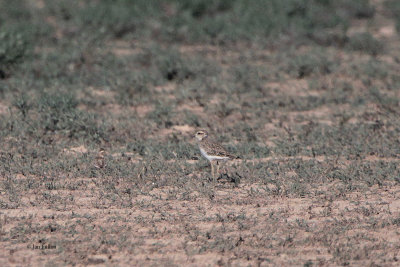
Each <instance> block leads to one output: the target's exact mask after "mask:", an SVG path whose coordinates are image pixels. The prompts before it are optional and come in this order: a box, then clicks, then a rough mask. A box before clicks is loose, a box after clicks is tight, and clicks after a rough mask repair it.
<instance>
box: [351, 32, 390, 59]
mask: <svg viewBox="0 0 400 267" xmlns="http://www.w3.org/2000/svg"><path fill="white" fill-rule="evenodd" d="M347 48H348V49H351V50H355V51H361V52H365V53H368V54H370V55H372V56H376V55H378V54H382V53H383V52H384V46H383V43H381V42H380V41H378V40H377V39H375V38H374V37H373V36H372V35H371V34H370V33H368V32H364V33H358V34H355V35H353V36H351V37H350V39H349V42H348V43H347Z"/></svg>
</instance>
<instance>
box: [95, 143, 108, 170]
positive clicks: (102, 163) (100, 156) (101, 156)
mask: <svg viewBox="0 0 400 267" xmlns="http://www.w3.org/2000/svg"><path fill="white" fill-rule="evenodd" d="M105 154H106V151H105V149H104V148H100V150H99V152H98V153H97V156H96V163H95V164H94V167H95V168H96V169H103V168H104V167H106V165H107V162H106V158H105Z"/></svg>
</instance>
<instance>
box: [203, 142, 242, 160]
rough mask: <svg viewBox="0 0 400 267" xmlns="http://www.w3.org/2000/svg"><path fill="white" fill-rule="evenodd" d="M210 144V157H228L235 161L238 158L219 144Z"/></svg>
mask: <svg viewBox="0 0 400 267" xmlns="http://www.w3.org/2000/svg"><path fill="white" fill-rule="evenodd" d="M207 143H208V150H209V151H207V152H208V153H209V154H210V155H213V156H219V157H228V158H230V159H235V158H236V156H235V155H232V154H231V153H229V152H228V151H226V150H225V148H224V147H223V146H221V145H220V144H217V143H212V142H207Z"/></svg>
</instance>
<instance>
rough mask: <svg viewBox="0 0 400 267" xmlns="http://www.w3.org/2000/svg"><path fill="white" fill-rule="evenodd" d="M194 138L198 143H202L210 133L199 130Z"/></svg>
mask: <svg viewBox="0 0 400 267" xmlns="http://www.w3.org/2000/svg"><path fill="white" fill-rule="evenodd" d="M194 136H195V137H196V139H197V140H198V141H201V140H203V139H204V138H206V137H207V136H208V133H207V131H206V130H199V131H197V132H196V134H195V135H194Z"/></svg>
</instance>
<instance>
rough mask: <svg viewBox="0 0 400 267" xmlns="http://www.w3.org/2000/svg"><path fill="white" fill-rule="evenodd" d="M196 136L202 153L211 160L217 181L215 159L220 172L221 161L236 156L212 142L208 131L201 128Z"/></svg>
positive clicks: (213, 175)
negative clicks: (219, 163)
mask: <svg viewBox="0 0 400 267" xmlns="http://www.w3.org/2000/svg"><path fill="white" fill-rule="evenodd" d="M195 137H196V139H197V143H198V145H199V149H200V152H201V154H202V155H203V156H204V157H205V158H206V159H207V160H208V161H210V164H211V175H212V177H213V179H214V183H215V179H216V177H215V173H214V172H215V171H214V165H213V163H214V161H215V162H216V163H217V173H218V172H219V165H218V162H219V161H227V160H230V159H234V158H236V156H234V155H232V154H230V153H229V152H227V151H226V150H225V148H223V147H222V146H221V145H220V144H217V143H215V142H212V141H210V140H209V138H208V133H207V131H205V130H199V131H197V132H196V134H195Z"/></svg>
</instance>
